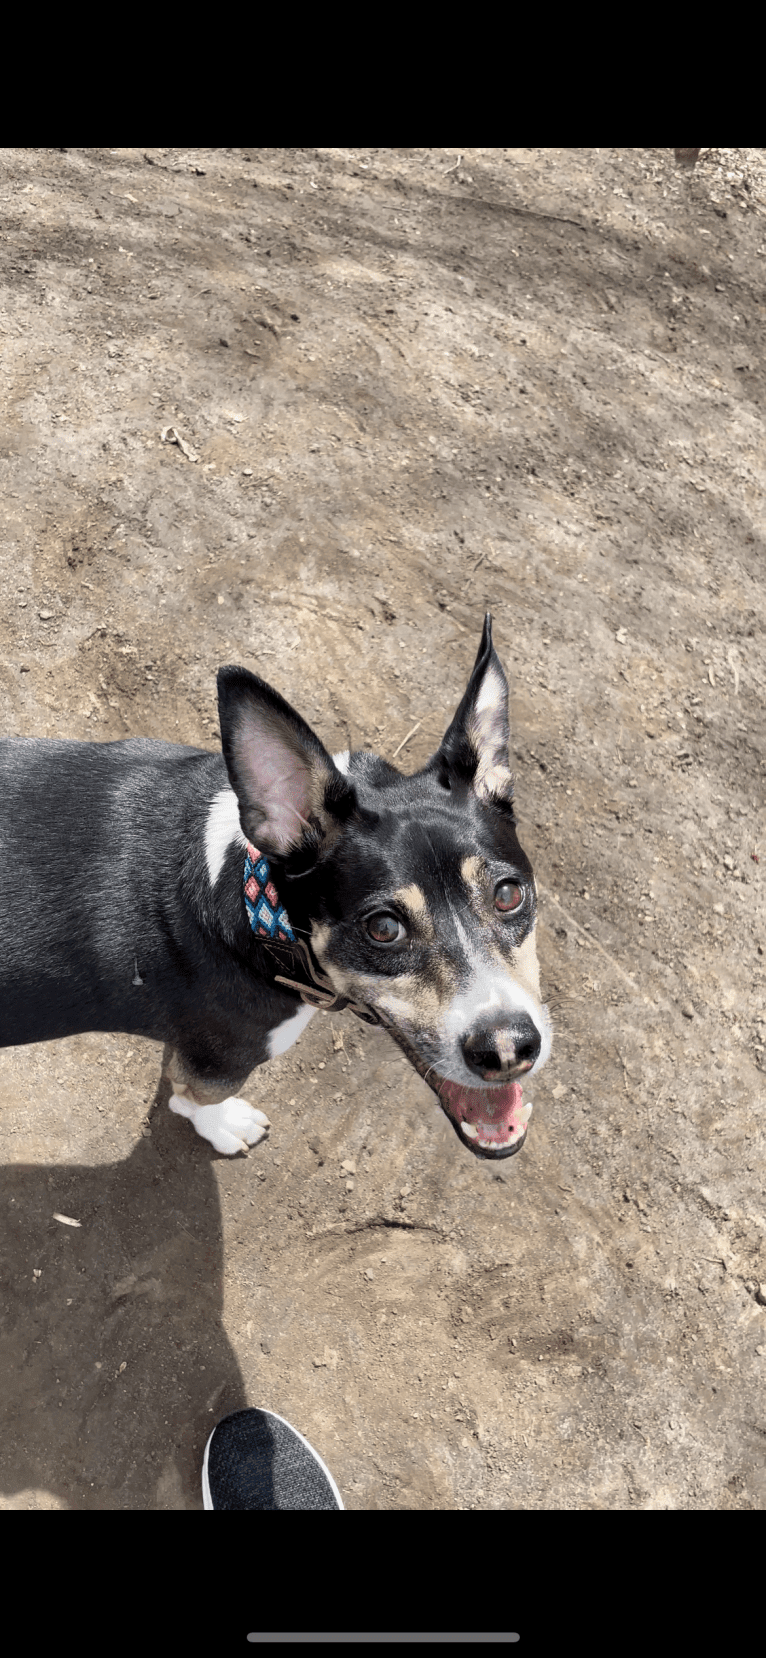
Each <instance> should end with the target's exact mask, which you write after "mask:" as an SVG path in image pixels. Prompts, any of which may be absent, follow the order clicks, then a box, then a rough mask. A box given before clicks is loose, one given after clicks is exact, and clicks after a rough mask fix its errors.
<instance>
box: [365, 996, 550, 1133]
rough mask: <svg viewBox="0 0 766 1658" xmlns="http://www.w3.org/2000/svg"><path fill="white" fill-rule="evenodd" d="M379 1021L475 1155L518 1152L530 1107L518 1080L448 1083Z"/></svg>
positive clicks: (386, 1021)
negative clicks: (489, 1084)
mask: <svg viewBox="0 0 766 1658" xmlns="http://www.w3.org/2000/svg"><path fill="white" fill-rule="evenodd" d="M381 1022H382V1023H385V1026H386V1029H387V1031H388V1034H389V1036H392V1037H393V1039H394V1041H395V1042H398V1044H399V1047H400V1048H402V1049H403V1050H404V1052H405V1053H406V1055H407V1058H408V1060H409V1062H410V1064H411V1065H412V1066H413V1067H414V1069H415V1070H416V1071H417V1072H418V1074H419V1076H421V1077H422V1078H423V1080H424V1081H425V1082H427V1083H428V1086H429V1088H433V1091H434V1093H435V1094H436V1095H437V1097H438V1100H439V1104H440V1105H441V1108H442V1110H443V1111H444V1113H445V1115H446V1116H447V1117H449V1120H450V1122H451V1123H452V1126H453V1128H454V1130H455V1132H456V1134H459V1135H460V1138H461V1140H462V1141H463V1144H464V1145H466V1146H468V1149H469V1151H472V1152H474V1153H475V1154H476V1156H477V1157H513V1156H514V1155H515V1153H516V1152H517V1151H521V1148H522V1146H523V1144H524V1141H525V1139H526V1136H527V1124H528V1122H529V1117H530V1113H531V1111H532V1106H531V1104H529V1105H525V1104H524V1101H523V1097H522V1092H521V1083H520V1082H509V1083H505V1084H502V1085H500V1086H498V1085H497V1084H494V1085H493V1086H492V1087H490V1088H466V1087H464V1086H463V1084H462V1083H460V1082H451V1081H450V1080H449V1078H448V1077H441V1076H439V1075H438V1074H437V1073H436V1071H434V1068H433V1066H432V1065H429V1066H427V1065H425V1064H424V1062H423V1060H422V1059H421V1058H420V1055H419V1054H418V1052H417V1051H416V1049H415V1048H413V1047H412V1045H411V1043H410V1042H408V1040H407V1038H406V1036H403V1035H402V1034H401V1032H400V1031H398V1030H397V1029H396V1027H395V1026H394V1025H391V1024H389V1023H388V1020H385V1021H381Z"/></svg>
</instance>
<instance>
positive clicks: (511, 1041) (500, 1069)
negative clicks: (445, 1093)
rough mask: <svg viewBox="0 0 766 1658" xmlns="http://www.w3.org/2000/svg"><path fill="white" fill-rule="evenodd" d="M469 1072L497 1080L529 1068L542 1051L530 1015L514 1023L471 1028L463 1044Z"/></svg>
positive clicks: (525, 1015) (521, 1017)
mask: <svg viewBox="0 0 766 1658" xmlns="http://www.w3.org/2000/svg"><path fill="white" fill-rule="evenodd" d="M460 1046H461V1049H462V1053H463V1058H464V1060H465V1062H466V1065H467V1066H468V1069H469V1071H473V1072H475V1074H476V1076H479V1077H481V1078H482V1079H483V1081H484V1082H494V1081H496V1080H499V1079H500V1078H501V1077H504V1076H508V1075H509V1074H512V1073H514V1072H518V1071H520V1070H524V1071H530V1070H531V1069H532V1066H533V1065H534V1063H535V1060H536V1059H537V1056H538V1054H539V1052H540V1047H541V1041H540V1032H539V1031H538V1029H537V1026H536V1025H533V1023H532V1020H531V1019H530V1018H529V1017H528V1015H527V1014H525V1013H522V1014H520V1015H519V1017H518V1018H517V1019H514V1022H513V1024H512V1025H497V1026H495V1027H493V1028H489V1029H488V1028H486V1027H485V1028H484V1029H483V1030H478V1031H472V1032H471V1035H470V1036H464V1037H463V1040H462V1042H461V1044H460Z"/></svg>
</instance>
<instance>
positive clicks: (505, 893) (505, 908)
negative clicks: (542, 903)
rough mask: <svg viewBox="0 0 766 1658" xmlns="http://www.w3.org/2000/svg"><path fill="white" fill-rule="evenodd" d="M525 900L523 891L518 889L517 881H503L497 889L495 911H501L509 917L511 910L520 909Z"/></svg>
mask: <svg viewBox="0 0 766 1658" xmlns="http://www.w3.org/2000/svg"><path fill="white" fill-rule="evenodd" d="M523 900H524V893H523V890H522V888H521V887H517V885H516V882H515V881H501V882H500V883H499V885H498V886H496V887H495V909H496V910H500V913H501V914H502V915H507V914H508V912H509V910H517V909H519V907H520V905H521V904H522V903H523Z"/></svg>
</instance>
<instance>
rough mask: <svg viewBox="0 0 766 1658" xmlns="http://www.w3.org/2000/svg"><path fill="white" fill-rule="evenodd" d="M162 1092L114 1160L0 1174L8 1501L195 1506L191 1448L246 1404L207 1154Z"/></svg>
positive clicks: (197, 1457)
mask: <svg viewBox="0 0 766 1658" xmlns="http://www.w3.org/2000/svg"><path fill="white" fill-rule="evenodd" d="M169 1092H170V1090H169V1086H168V1084H167V1082H164V1081H163V1082H161V1083H160V1085H159V1087H158V1089H157V1093H156V1096H155V1099H154V1102H153V1104H152V1108H151V1113H150V1129H151V1135H150V1137H148V1138H141V1139H140V1140H139V1142H138V1144H137V1145H136V1147H135V1149H134V1150H133V1152H132V1153H131V1155H130V1157H129V1158H127V1160H126V1161H125V1162H122V1163H118V1164H114V1165H111V1166H110V1165H108V1164H107V1165H105V1166H104V1165H101V1166H99V1167H97V1168H82V1167H79V1166H74V1167H72V1166H66V1165H64V1166H56V1167H51V1168H48V1167H45V1166H34V1167H30V1166H29V1165H28V1164H18V1165H13V1166H11V1167H10V1168H6V1169H5V1170H4V1171H3V1176H2V1183H3V1193H2V1203H1V1204H0V1214H1V1215H2V1239H1V1240H0V1251H1V1258H2V1280H3V1297H2V1300H3V1310H2V1325H1V1326H0V1352H1V1354H2V1387H3V1394H4V1417H5V1426H4V1430H3V1433H2V1436H1V1439H0V1470H1V1473H0V1489H2V1491H3V1494H4V1496H5V1497H6V1498H8V1499H11V1500H13V1499H14V1497H16V1496H17V1495H18V1494H22V1497H21V1500H20V1502H19V1504H18V1506H22V1507H23V1506H32V1507H37V1506H43V1507H44V1506H46V1494H47V1495H48V1499H50V1498H53V1500H54V1504H55V1505H56V1506H61V1507H65V1508H71V1509H80V1508H109V1509H115V1508H116V1509H119V1508H127V1509H147V1508H149V1509H151V1508H159V1509H167V1508H171V1509H199V1508H201V1507H202V1500H201V1491H200V1473H201V1465H202V1455H203V1452H204V1448H205V1443H206V1440H207V1437H208V1435H209V1433H210V1432H211V1430H212V1428H213V1427H214V1426H215V1423H216V1421H217V1420H218V1419H219V1418H220V1417H221V1416H224V1415H226V1413H227V1412H228V1411H231V1410H238V1409H240V1408H241V1407H242V1406H243V1405H244V1404H246V1403H247V1400H246V1399H245V1395H244V1388H243V1383H242V1377H241V1374H240V1371H239V1366H238V1364H237V1359H236V1357H235V1354H234V1352H233V1350H232V1347H231V1345H230V1343H229V1341H228V1339H227V1337H226V1335H225V1332H224V1330H223V1328H222V1324H221V1310H222V1299H223V1247H222V1243H223V1241H222V1230H221V1211H220V1203H219V1198H218V1189H217V1185H216V1181H215V1178H214V1174H213V1163H214V1162H215V1160H216V1154H215V1152H213V1150H212V1148H211V1147H209V1146H206V1145H205V1144H204V1143H203V1142H202V1141H201V1140H200V1139H199V1137H198V1136H197V1135H195V1134H192V1133H190V1125H189V1124H188V1123H185V1122H184V1121H183V1120H182V1119H181V1118H178V1117H174V1116H173V1114H172V1113H171V1112H170V1111H168V1109H167V1102H168V1097H169ZM56 1215H64V1216H66V1217H68V1218H69V1219H71V1220H76V1221H79V1223H80V1224H79V1226H69V1225H67V1224H66V1223H65V1222H62V1221H60V1220H56V1219H55V1218H54V1217H55V1216H56ZM27 1493H28V1494H29V1502H28V1503H26V1502H25V1501H24V1495H23V1494H27ZM37 1494H40V1495H39V1496H38V1495H37ZM40 1498H41V1499H42V1500H40ZM14 1506H16V1505H15V1504H14Z"/></svg>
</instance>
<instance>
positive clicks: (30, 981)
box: [0, 617, 551, 1157]
mask: <svg viewBox="0 0 766 1658" xmlns="http://www.w3.org/2000/svg"><path fill="white" fill-rule="evenodd" d="M218 692H219V712H220V723H221V736H222V741H223V753H222V754H210V753H206V752H203V751H201V750H198V749H191V748H182V747H179V746H176V745H173V744H170V743H162V742H152V741H149V740H146V739H143V738H140V739H134V740H130V741H128V742H117V743H78V742H57V741H48V740H37V739H26V738H8V739H6V740H4V741H2V742H0V787H1V788H2V795H1V797H0V1046H13V1045H17V1044H20V1043H26V1042H39V1041H44V1040H47V1039H50V1038H54V1037H61V1036H67V1035H71V1034H72V1033H74V1032H76V1031H85V1030H104V1031H107V1030H109V1031H128V1032H131V1033H134V1034H136V1035H139V1036H148V1037H153V1038H156V1039H159V1040H161V1041H164V1042H166V1043H168V1044H170V1048H171V1050H172V1051H171V1053H170V1057H169V1059H168V1060H167V1062H166V1066H165V1069H166V1072H167V1074H168V1076H169V1077H170V1080H171V1085H172V1089H173V1094H172V1098H171V1101H170V1103H171V1106H172V1107H173V1109H174V1110H177V1111H179V1112H181V1113H183V1114H184V1115H186V1116H189V1117H191V1119H192V1121H193V1122H194V1126H195V1128H196V1129H197V1130H198V1132H199V1133H200V1134H202V1135H203V1136H204V1137H205V1138H206V1139H208V1140H210V1141H211V1143H212V1144H213V1145H214V1146H215V1148H216V1150H218V1151H221V1152H226V1153H233V1152H235V1151H238V1150H240V1149H246V1147H247V1145H248V1144H249V1145H252V1144H255V1143H256V1142H257V1141H258V1140H259V1139H261V1138H262V1136H263V1134H264V1133H265V1130H266V1126H267V1123H268V1120H267V1118H265V1117H264V1115H263V1113H262V1112H259V1111H256V1110H255V1109H254V1108H253V1107H252V1106H250V1105H248V1104H247V1102H246V1101H244V1100H241V1099H239V1098H237V1097H236V1093H237V1089H238V1088H239V1087H240V1085H241V1084H242V1082H243V1081H244V1079H245V1077H246V1076H247V1075H248V1074H249V1072H250V1071H251V1070H253V1068H254V1067H255V1066H256V1065H260V1064H262V1063H263V1061H264V1060H267V1059H270V1058H273V1056H274V1055H275V1054H278V1053H283V1052H284V1051H285V1050H286V1049H287V1048H288V1047H289V1046H290V1045H291V1044H292V1042H294V1041H295V1039H296V1037H297V1036H298V1035H299V1034H300V1032H301V1030H302V1029H303V1028H304V1027H305V1025H306V1023H307V1022H308V1020H309V1019H310V1018H311V1015H312V1013H313V1012H314V1010H315V1009H314V1005H312V1002H313V1003H314V1004H315V1005H322V1003H323V1001H324V1003H325V1004H327V1003H328V1002H329V1004H330V1005H335V1004H337V1003H339V1004H340V1005H348V1004H349V1003H350V1004H351V1005H352V1006H354V1008H355V1011H357V1012H359V1013H360V1014H361V1016H362V1017H367V1018H369V1019H371V1020H372V1021H373V1022H381V1023H383V1024H384V1025H385V1026H386V1027H387V1028H388V1029H389V1030H390V1032H391V1034H392V1036H394V1037H395V1039H396V1040H397V1041H398V1042H399V1043H400V1045H401V1046H402V1047H403V1048H404V1050H405V1052H406V1053H407V1054H408V1057H409V1058H410V1059H411V1061H412V1063H413V1064H414V1065H415V1067H416V1069H417V1070H418V1071H419V1072H420V1074H421V1075H424V1076H426V1079H427V1080H428V1081H429V1082H430V1085H431V1086H432V1087H433V1088H434V1089H435V1091H436V1092H437V1094H438V1095H439V1098H440V1101H441V1103H442V1106H443V1108H444V1109H445V1111H446V1113H447V1115H448V1116H449V1117H450V1120H451V1121H452V1123H453V1125H454V1127H455V1128H456V1130H457V1132H458V1133H459V1134H460V1136H461V1138H462V1140H463V1142H464V1143H465V1144H467V1145H468V1146H470V1148H471V1150H473V1151H475V1152H477V1153H479V1154H480V1155H482V1156H488V1157H507V1156H510V1155H512V1154H513V1153H514V1152H515V1151H517V1150H519V1148H520V1146H521V1144H522V1143H523V1139H524V1136H525V1134H526V1120H527V1117H528V1114H529V1112H528V1108H525V1107H523V1106H522V1101H521V1088H520V1086H519V1084H518V1081H517V1080H516V1079H517V1078H518V1077H519V1076H521V1075H523V1074H525V1073H529V1072H530V1071H532V1070H535V1071H536V1070H539V1068H540V1067H541V1066H542V1065H543V1064H544V1063H545V1060H546V1058H547V1057H548V1053H549V1052H550V1042H551V1037H550V1023H549V1020H548V1015H547V1010H546V1009H545V1008H544V1007H543V1005H542V1003H541V1000H540V989H539V975H538V968H537V958H536V952H535V941H534V928H535V920H536V895H535V886H534V879H533V876H532V870H531V867H530V864H529V861H528V859H527V858H526V856H525V854H524V853H523V852H522V850H521V847H520V846H519V843H518V840H517V838H516V833H515V828H514V818H513V810H512V806H511V798H512V779H511V775H510V772H509V771H508V769H507V759H508V716H507V687H506V683H505V678H504V675H503V672H502V668H501V667H500V664H499V662H498V659H497V657H496V655H495V653H494V651H493V649H492V641H491V630H490V620H489V617H487V619H486V621H485V625H484V633H483V636H482V642H481V645H480V648H479V654H478V656H477V659H476V665H475V667H474V670H473V673H472V675H471V679H470V681H469V685H468V689H467V691H466V693H465V696H464V698H463V701H462V702H461V704H460V707H459V709H458V711H457V713H456V715H455V718H454V720H453V721H452V724H451V726H450V728H449V730H448V732H447V734H446V736H445V737H444V739H443V742H442V744H441V746H440V748H439V750H438V751H437V753H436V754H435V755H433V756H432V758H431V760H429V761H428V763H427V765H426V766H425V767H424V768H423V770H422V771H420V772H418V773H417V774H416V775H415V776H413V777H404V776H402V775H401V774H400V773H399V772H397V771H396V770H395V769H394V767H392V766H390V765H388V764H387V762H386V761H384V760H381V759H379V758H378V757H377V756H376V755H372V754H369V753H365V752H359V753H355V754H353V755H350V756H349V755H348V754H344V755H338V756H336V757H335V760H333V759H332V758H331V757H330V755H329V754H328V753H327V751H326V750H325V749H324V748H323V746H322V744H321V743H320V742H319V739H318V738H317V737H316V736H315V735H314V733H313V732H312V731H311V730H310V729H309V727H308V726H307V725H306V724H305V723H304V721H303V720H302V719H301V718H300V716H299V715H298V714H296V713H295V711H294V710H293V709H291V708H290V707H289V705H288V704H287V703H285V702H284V701H283V699H282V698H281V697H280V696H279V695H278V694H277V692H275V691H273V690H272V689H271V687H270V686H268V685H266V684H265V683H264V682H263V681H262V680H259V679H257V678H256V677H255V676H254V675H252V674H249V673H247V672H246V670H245V669H242V668H223V669H221V671H220V673H219V676H218ZM302 941H305V942H302ZM307 944H308V945H310V948H308V949H307V948H306V945H307ZM317 964H318V967H319V971H317ZM312 981H313V983H312ZM317 983H318V984H319V985H320V986H321V987H323V988H320V989H319V990H317V989H316V988H315V986H316V984H317ZM477 1079H478V1081H479V1082H480V1083H481V1086H479V1085H478V1082H477Z"/></svg>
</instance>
